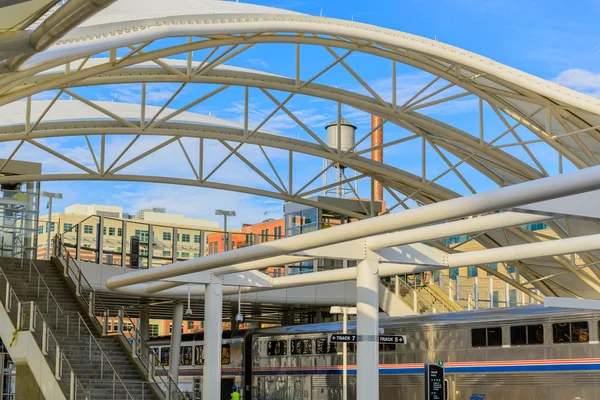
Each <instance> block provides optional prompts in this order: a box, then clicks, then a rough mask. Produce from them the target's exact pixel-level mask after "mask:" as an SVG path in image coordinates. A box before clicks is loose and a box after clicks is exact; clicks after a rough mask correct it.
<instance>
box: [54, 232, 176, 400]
mask: <svg viewBox="0 0 600 400" xmlns="http://www.w3.org/2000/svg"><path fill="white" fill-rule="evenodd" d="M54 248H55V249H56V250H55V251H56V252H57V254H56V255H58V256H63V258H64V259H65V263H66V268H67V269H68V270H70V268H71V264H70V262H69V261H70V260H73V265H74V266H75V268H76V270H75V271H73V272H74V273H75V274H76V276H77V277H78V279H79V280H81V279H83V280H84V281H85V283H86V284H87V286H88V287H89V288H90V293H91V295H92V299H93V300H92V302H94V303H95V302H96V300H98V301H100V304H101V305H102V308H103V309H104V310H108V307H106V306H105V305H104V304H103V303H102V300H100V299H99V297H98V296H97V295H96V289H94V287H93V286H92V285H91V283H90V282H89V281H88V280H87V278H86V277H85V274H83V272H82V271H81V268H79V266H78V265H77V262H76V261H75V260H74V259H73V257H72V256H71V254H70V253H69V250H68V249H67V248H66V246H65V245H64V242H63V241H62V240H61V236H60V235H56V236H55V246H54ZM63 249H64V253H63V251H62V250H63ZM67 277H68V278H69V279H72V278H71V276H70V274H68V273H67ZM76 286H79V288H81V283H80V282H78V283H76ZM79 294H80V293H79ZM81 297H82V299H83V301H84V303H85V304H87V305H88V309H89V310H90V311H92V312H93V310H94V308H93V304H92V305H90V303H89V302H87V301H86V299H85V296H81ZM78 314H79V313H78ZM79 317H80V318H81V315H79ZM104 318H106V315H104ZM127 318H128V319H129V321H130V322H131V325H132V326H133V327H134V329H135V330H136V332H137V331H138V329H137V327H136V326H135V324H134V323H133V321H132V320H131V318H129V316H127ZM121 322H123V319H121ZM122 325H123V324H121V326H122ZM86 328H87V325H86ZM87 329H88V331H89V328H87ZM118 333H120V334H122V333H123V330H122V329H121V330H119V332H118ZM138 336H139V335H138ZM140 339H142V340H143V338H142V337H141V336H140ZM94 340H95V339H94ZM144 344H145V345H146V346H147V347H148V349H150V350H151V347H150V346H149V345H148V343H147V342H146V341H145V340H144ZM132 350H133V349H132ZM133 354H134V352H133V351H132V355H133ZM150 354H152V355H154V353H153V352H152V351H150ZM136 356H137V354H136ZM158 365H159V366H160V367H161V368H162V369H163V370H164V366H162V365H161V364H160V362H159V363H158ZM155 367H156V365H154V363H149V366H148V373H150V372H151V371H150V368H153V369H156V368H155ZM165 373H166V376H168V378H169V380H170V382H167V384H168V385H169V386H170V384H173V385H174V387H175V388H177V391H178V392H179V394H181V396H182V397H181V398H185V397H183V394H182V393H181V391H180V390H179V386H178V385H177V384H176V383H175V381H173V379H172V378H171V376H170V375H169V374H168V372H166V370H165ZM153 375H154V376H156V374H153Z"/></svg>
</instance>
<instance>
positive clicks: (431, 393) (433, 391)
mask: <svg viewBox="0 0 600 400" xmlns="http://www.w3.org/2000/svg"><path fill="white" fill-rule="evenodd" d="M444 390H445V387H444V367H443V366H440V365H437V364H432V363H430V362H429V361H427V362H426V363H425V400H445V399H446V394H445V393H444Z"/></svg>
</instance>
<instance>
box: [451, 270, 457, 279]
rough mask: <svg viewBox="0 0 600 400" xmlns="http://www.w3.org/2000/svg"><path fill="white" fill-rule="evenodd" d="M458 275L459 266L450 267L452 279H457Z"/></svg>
mask: <svg viewBox="0 0 600 400" xmlns="http://www.w3.org/2000/svg"><path fill="white" fill-rule="evenodd" d="M457 276H458V268H450V279H453V280H456V277H457Z"/></svg>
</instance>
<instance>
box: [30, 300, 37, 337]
mask: <svg viewBox="0 0 600 400" xmlns="http://www.w3.org/2000/svg"><path fill="white" fill-rule="evenodd" d="M35 313H36V311H35V302H34V301H30V302H29V330H30V331H31V332H35Z"/></svg>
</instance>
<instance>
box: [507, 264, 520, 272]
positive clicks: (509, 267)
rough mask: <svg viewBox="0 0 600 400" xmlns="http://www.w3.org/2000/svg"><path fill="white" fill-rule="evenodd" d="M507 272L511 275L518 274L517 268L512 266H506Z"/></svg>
mask: <svg viewBox="0 0 600 400" xmlns="http://www.w3.org/2000/svg"><path fill="white" fill-rule="evenodd" d="M506 271H508V273H509V274H514V273H515V272H517V268H515V267H514V266H512V265H507V266H506Z"/></svg>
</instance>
